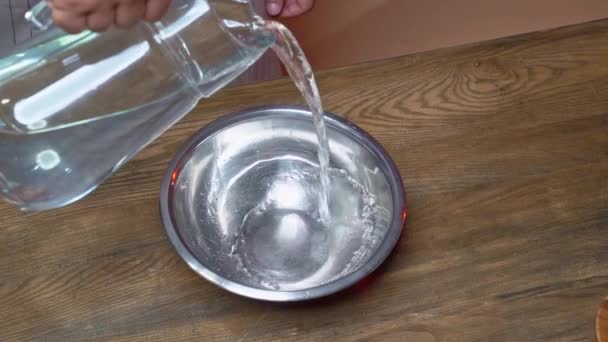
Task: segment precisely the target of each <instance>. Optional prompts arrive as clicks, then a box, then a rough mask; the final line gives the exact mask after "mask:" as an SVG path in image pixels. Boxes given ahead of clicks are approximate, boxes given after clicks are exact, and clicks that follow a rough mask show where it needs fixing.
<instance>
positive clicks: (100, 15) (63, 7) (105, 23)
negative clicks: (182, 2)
mask: <svg viewBox="0 0 608 342" xmlns="http://www.w3.org/2000/svg"><path fill="white" fill-rule="evenodd" d="M170 3H171V0H49V7H50V8H51V10H52V12H53V22H54V23H55V25H57V26H59V27H61V28H62V29H63V30H65V31H66V32H68V33H78V32H81V31H84V30H87V29H88V30H91V31H97V32H100V31H105V30H106V29H108V28H109V27H110V26H116V27H119V28H129V27H131V26H133V25H135V24H136V23H137V22H138V21H140V20H146V21H151V22H153V21H157V20H159V19H160V18H161V17H162V16H163V15H164V14H165V13H166V12H167V9H168V8H169V4H170Z"/></svg>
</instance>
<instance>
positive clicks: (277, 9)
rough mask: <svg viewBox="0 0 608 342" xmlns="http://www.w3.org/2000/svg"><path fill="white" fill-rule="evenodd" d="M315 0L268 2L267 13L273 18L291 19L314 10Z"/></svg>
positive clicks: (276, 0)
mask: <svg viewBox="0 0 608 342" xmlns="http://www.w3.org/2000/svg"><path fill="white" fill-rule="evenodd" d="M314 4H315V0H266V11H267V12H268V14H269V15H271V16H273V17H276V16H278V17H281V18H289V17H296V16H298V15H301V14H304V13H306V12H308V11H310V10H311V9H312V6H313V5H314Z"/></svg>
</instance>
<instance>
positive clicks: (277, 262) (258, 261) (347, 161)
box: [168, 110, 402, 291]
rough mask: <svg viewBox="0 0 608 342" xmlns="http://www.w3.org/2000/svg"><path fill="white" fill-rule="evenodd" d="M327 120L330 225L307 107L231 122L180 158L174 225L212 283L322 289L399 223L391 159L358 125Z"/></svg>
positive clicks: (172, 193) (172, 194)
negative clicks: (322, 213)
mask: <svg viewBox="0 0 608 342" xmlns="http://www.w3.org/2000/svg"><path fill="white" fill-rule="evenodd" d="M326 120H327V125H328V127H327V128H328V136H329V139H330V150H331V163H330V167H331V170H330V179H331V189H330V196H329V198H330V211H331V215H332V218H331V220H330V221H329V222H322V221H321V220H320V219H319V214H318V202H319V201H318V199H319V191H320V181H319V166H318V161H317V146H318V144H317V140H316V135H315V131H314V128H313V124H312V118H311V115H310V113H308V112H306V111H303V110H291V111H288V112H286V111H278V110H274V111H273V110H267V111H262V112H252V113H248V114H247V115H237V116H234V117H231V118H230V119H225V120H223V121H222V122H221V123H217V124H215V125H211V126H210V127H208V128H207V129H205V130H203V132H202V133H201V134H200V135H199V136H198V139H195V141H193V142H192V145H190V147H189V148H187V149H185V150H184V152H183V153H182V155H181V156H180V157H178V161H177V163H176V165H175V170H177V171H176V172H174V173H173V174H172V182H171V185H170V186H169V189H168V191H169V201H168V211H169V215H170V219H171V224H172V226H173V229H174V230H175V233H176V234H177V236H178V237H179V240H180V241H181V243H182V244H183V245H184V246H185V248H186V249H187V250H188V252H189V254H191V255H192V257H193V258H194V259H196V261H197V262H198V263H200V265H202V266H203V267H204V268H206V269H207V270H208V271H210V272H208V274H213V278H216V279H215V280H217V278H221V279H222V280H223V281H228V282H233V283H236V284H239V285H242V286H245V287H249V288H254V289H261V290H272V291H299V290H306V289H311V288H314V287H318V286H322V285H325V284H328V283H331V282H333V281H336V280H338V279H340V278H343V277H346V276H348V275H350V274H352V273H353V272H355V271H357V270H358V269H359V268H361V267H362V266H363V265H365V264H366V263H367V262H368V260H369V259H370V258H372V256H373V255H374V254H375V253H376V252H377V250H378V248H379V246H381V245H382V241H383V240H384V239H385V237H386V236H387V233H388V232H389V231H390V230H391V229H392V230H394V229H395V222H394V221H395V217H396V215H395V211H400V210H402V208H401V207H397V206H398V205H399V203H396V202H395V196H397V194H396V191H399V190H400V189H399V188H398V187H396V186H395V184H393V183H394V182H395V181H394V179H392V178H391V177H389V175H390V170H389V168H390V167H389V165H387V162H386V159H385V158H384V157H383V156H382V155H381V154H380V153H379V152H378V150H376V149H374V148H373V147H374V145H373V143H372V142H370V141H368V140H366V137H365V135H364V134H362V133H361V132H359V131H357V130H356V129H354V128H353V127H352V126H350V125H348V124H346V123H344V122H342V121H338V120H337V119H336V118H335V117H328V118H327V119H326ZM393 176H394V175H393ZM396 189H398V190H396ZM397 217H400V216H399V215H398V216H397ZM398 229H401V227H400V226H399V227H398ZM390 247H391V248H392V246H390ZM386 254H388V253H386ZM208 278H209V277H208Z"/></svg>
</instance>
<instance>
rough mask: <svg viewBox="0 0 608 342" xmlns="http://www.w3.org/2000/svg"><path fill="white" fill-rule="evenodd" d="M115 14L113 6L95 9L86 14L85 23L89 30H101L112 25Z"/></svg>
mask: <svg viewBox="0 0 608 342" xmlns="http://www.w3.org/2000/svg"><path fill="white" fill-rule="evenodd" d="M115 15H116V14H115V11H114V8H104V9H102V10H99V11H95V12H93V13H91V14H89V15H88V16H87V23H86V25H87V27H88V28H89V29H90V30H91V31H95V32H103V31H105V30H107V29H108V28H109V27H110V26H112V24H113V23H114V17H115Z"/></svg>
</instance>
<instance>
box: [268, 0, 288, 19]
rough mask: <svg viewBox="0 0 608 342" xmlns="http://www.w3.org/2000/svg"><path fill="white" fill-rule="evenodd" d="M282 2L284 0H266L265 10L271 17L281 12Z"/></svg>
mask: <svg viewBox="0 0 608 342" xmlns="http://www.w3.org/2000/svg"><path fill="white" fill-rule="evenodd" d="M284 2H285V0H266V12H268V14H269V15H270V16H273V17H274V16H277V15H279V14H281V11H283V4H284Z"/></svg>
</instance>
